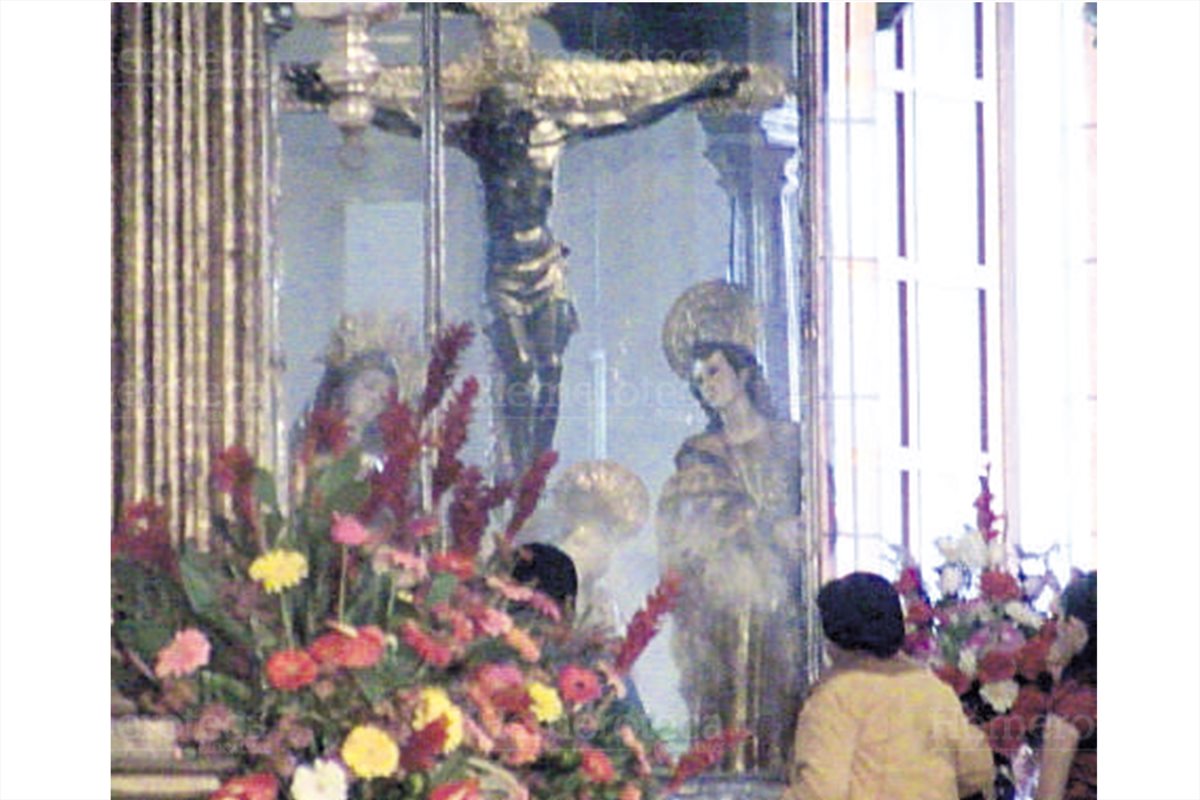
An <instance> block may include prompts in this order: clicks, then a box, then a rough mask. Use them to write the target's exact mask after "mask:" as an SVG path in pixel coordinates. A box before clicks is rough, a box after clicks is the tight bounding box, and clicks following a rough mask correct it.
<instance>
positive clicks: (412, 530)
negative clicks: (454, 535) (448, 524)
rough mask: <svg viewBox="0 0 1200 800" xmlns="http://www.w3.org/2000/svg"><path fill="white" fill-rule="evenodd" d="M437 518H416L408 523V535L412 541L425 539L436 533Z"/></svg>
mask: <svg viewBox="0 0 1200 800" xmlns="http://www.w3.org/2000/svg"><path fill="white" fill-rule="evenodd" d="M439 524H440V523H439V522H438V518H437V517H417V518H416V519H414V520H413V521H412V522H410V523H408V535H409V536H411V537H412V538H414V539H427V538H429V537H430V536H433V534H435V533H437V529H438V525H439Z"/></svg>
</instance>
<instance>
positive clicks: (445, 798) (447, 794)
mask: <svg viewBox="0 0 1200 800" xmlns="http://www.w3.org/2000/svg"><path fill="white" fill-rule="evenodd" d="M429 800H479V781H477V780H475V779H474V778H471V779H470V780H467V781H455V782H454V783H443V784H442V785H441V786H438V787H437V788H435V789H434V790H433V791H432V792H430V793H429Z"/></svg>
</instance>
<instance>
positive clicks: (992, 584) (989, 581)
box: [979, 569, 1021, 603]
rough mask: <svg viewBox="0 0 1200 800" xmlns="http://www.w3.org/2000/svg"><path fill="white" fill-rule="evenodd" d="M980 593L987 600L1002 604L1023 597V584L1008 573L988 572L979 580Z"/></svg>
mask: <svg viewBox="0 0 1200 800" xmlns="http://www.w3.org/2000/svg"><path fill="white" fill-rule="evenodd" d="M979 591H980V592H981V593H982V594H983V596H984V597H986V598H987V599H989V600H991V601H993V602H997V603H1001V602H1004V601H1006V600H1018V599H1020V597H1021V584H1020V583H1018V582H1017V579H1016V578H1014V577H1013V576H1012V575H1009V574H1008V573H1007V572H1000V571H999V570H991V569H990V570H988V571H986V572H984V573H983V576H982V577H980V579H979Z"/></svg>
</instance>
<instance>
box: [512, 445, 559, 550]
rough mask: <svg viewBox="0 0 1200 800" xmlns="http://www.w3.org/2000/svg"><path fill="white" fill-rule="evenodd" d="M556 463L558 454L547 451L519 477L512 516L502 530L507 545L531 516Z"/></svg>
mask: <svg viewBox="0 0 1200 800" xmlns="http://www.w3.org/2000/svg"><path fill="white" fill-rule="evenodd" d="M557 463H558V453H556V452H554V451H553V450H547V451H546V452H544V453H542V454H541V455H539V456H538V457H537V458H536V459H535V460H534V462H533V465H532V466H531V467H529V469H527V470H526V471H525V474H524V475H522V476H521V482H520V484H519V485H518V486H517V499H516V501H515V503H514V504H513V505H514V508H513V515H512V518H511V519H510V520H509V521H508V527H507V528H505V530H504V538H505V541H507V542H508V543H509V544H512V541H513V538H514V537H516V535H517V532H518V531H520V530H521V527H522V526H523V525H524V524H525V522H526V521H527V520H528V519H529V517H530V516H532V515H533V510H534V509H535V508H536V507H537V501H538V498H539V497H541V495H542V489H544V488H545V487H546V477H547V476H548V475H549V474H550V470H552V469H554V465H555V464H557Z"/></svg>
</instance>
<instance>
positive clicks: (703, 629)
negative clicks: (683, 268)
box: [658, 283, 806, 775]
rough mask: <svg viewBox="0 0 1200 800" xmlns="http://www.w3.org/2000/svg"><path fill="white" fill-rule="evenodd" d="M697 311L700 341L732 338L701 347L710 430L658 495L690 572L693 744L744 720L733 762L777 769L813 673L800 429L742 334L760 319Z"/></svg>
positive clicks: (681, 621)
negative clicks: (718, 318)
mask: <svg viewBox="0 0 1200 800" xmlns="http://www.w3.org/2000/svg"><path fill="white" fill-rule="evenodd" d="M702 287H707V291H709V292H710V293H711V292H718V293H721V292H724V293H729V292H733V291H735V290H734V289H733V287H730V286H728V285H727V284H720V283H714V284H702ZM698 288H699V287H698ZM686 297H687V295H685V298H686ZM735 298H736V296H735ZM677 305H678V304H677ZM738 305H740V301H738V303H735V308H734V311H735V312H736V311H737V306H738ZM743 310H744V306H743ZM673 315H674V311H673ZM675 316H676V318H677V321H678V315H675ZM690 316H691V322H692V325H691V328H692V331H693V333H694V334H695V335H696V336H705V335H713V334H718V335H719V334H720V333H722V331H721V330H720V329H721V328H724V333H725V334H726V335H727V336H728V338H726V339H705V338H694V339H693V341H692V344H691V347H690V350H689V354H690V358H689V360H688V366H689V369H690V374H689V375H688V378H689V382H690V384H691V389H692V393H693V394H694V395H695V397H696V398H697V399H698V400H699V402H700V405H701V406H702V408H703V409H704V411H705V412H706V414H707V415H708V426H707V429H706V430H705V431H704V432H703V433H700V434H696V435H694V436H690V437H688V438H687V439H686V440H685V441H684V442H683V444H682V445H681V446H680V448H679V450H678V451H677V453H676V455H675V472H674V474H673V475H672V476H671V477H670V478H669V479H668V480H667V482H666V484H665V485H664V486H663V490H662V494H661V496H660V498H659V503H658V538H659V552H660V562H661V566H662V567H663V568H667V569H674V570H676V571H678V572H679V573H681V574H682V575H683V578H684V580H683V587H684V588H683V595H682V597H681V598H680V601H679V604H678V606H677V609H676V612H675V614H674V616H673V619H674V625H675V629H674V637H673V640H672V643H671V645H672V651H673V655H674V657H675V660H676V663H678V664H679V666H680V669H681V672H682V681H683V686H682V689H683V695H684V698H685V700H686V701H687V705H688V715H689V718H690V722H691V727H692V736H693V738H698V737H704V736H708V735H711V734H713V733H716V732H717V731H719V730H722V729H726V728H731V727H732V728H745V729H746V730H748V731H749V733H750V738H749V739H748V741H747V742H746V744H745V746H744V747H741V748H739V749H738V750H737V751H735V752H734V753H732V754H731V756H730V757H729V758H728V760H727V763H726V764H725V767H726V769H728V770H731V771H733V772H739V773H740V772H755V773H760V774H764V775H779V774H782V772H783V770H784V769H785V765H786V763H787V756H788V751H789V750H790V747H791V740H792V735H793V731H794V722H795V717H796V713H797V711H798V707H799V699H800V697H801V693H802V689H803V684H802V681H803V676H804V675H805V672H806V671H805V669H804V666H805V665H804V663H803V654H804V648H803V646H802V643H803V636H802V634H803V631H802V625H803V614H802V610H801V608H800V602H799V597H800V588H801V587H800V584H801V581H802V576H801V574H800V570H801V565H802V563H803V559H802V555H803V553H802V551H803V547H802V544H801V542H802V536H801V527H800V517H799V514H800V489H801V487H800V457H799V445H800V435H799V434H800V431H799V426H798V425H796V424H795V423H793V422H789V421H786V420H779V419H776V418H775V415H774V413H773V411H772V407H771V403H770V400H769V396H768V390H767V386H766V382H765V380H764V379H763V375H762V370H761V369H760V367H759V364H758V361H757V359H756V358H755V356H754V353H753V351H752V350H751V349H750V347H749V346H747V345H748V344H752V340H751V341H749V342H747V341H745V338H746V337H744V336H742V337H741V338H742V341H736V339H737V338H739V335H738V331H739V329H740V330H741V333H742V334H745V333H746V331H747V330H748V329H750V330H752V326H747V325H744V324H743V325H738V324H732V325H731V324H728V323H726V324H722V323H720V322H718V323H716V324H715V325H713V324H711V321H710V324H705V322H704V321H703V320H701V319H698V318H697V315H695V314H693V315H690ZM699 316H703V314H702V313H701V314H700V315H699ZM668 327H670V324H669V326H668ZM714 328H715V330H714ZM706 329H707V330H706ZM685 338H686V337H685ZM668 346H670V345H669V344H668ZM673 360H674V361H676V362H678V361H680V359H679V358H675V359H673Z"/></svg>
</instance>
